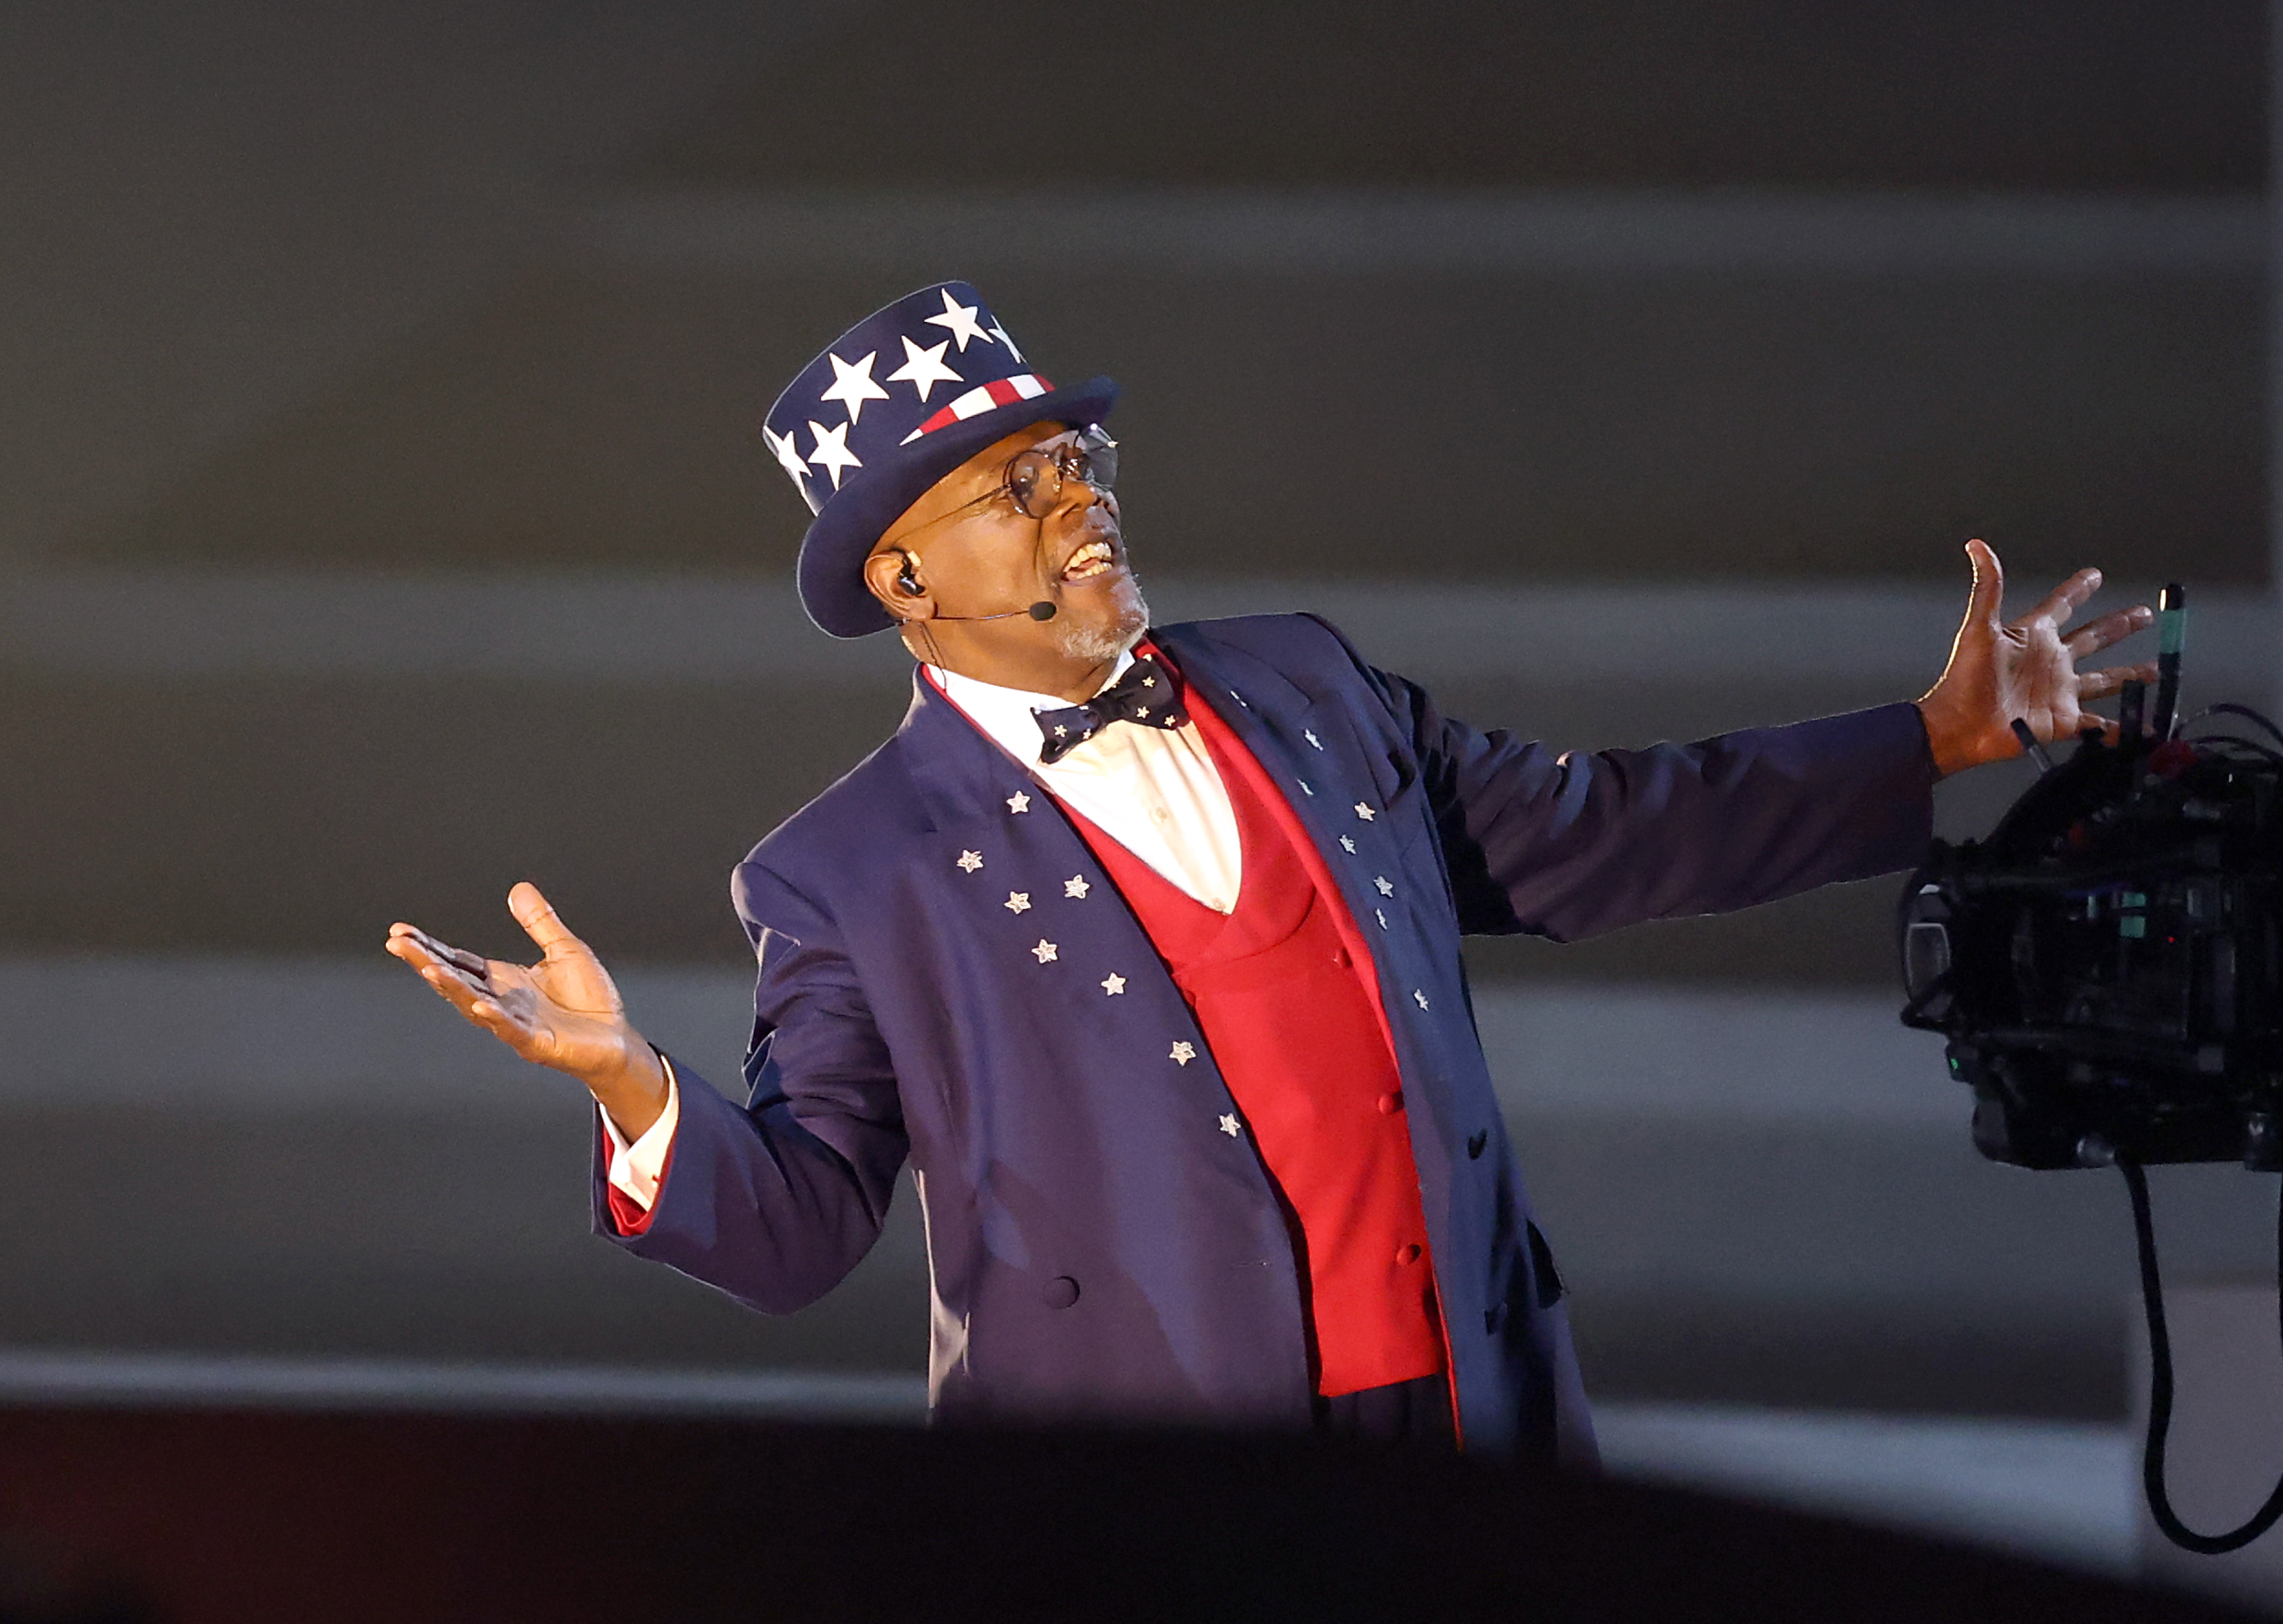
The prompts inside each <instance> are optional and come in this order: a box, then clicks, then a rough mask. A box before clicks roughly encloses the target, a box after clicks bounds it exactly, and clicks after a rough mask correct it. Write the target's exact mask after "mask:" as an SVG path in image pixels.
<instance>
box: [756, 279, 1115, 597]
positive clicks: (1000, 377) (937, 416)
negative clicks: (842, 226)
mask: <svg viewBox="0 0 2283 1624" xmlns="http://www.w3.org/2000/svg"><path fill="white" fill-rule="evenodd" d="M1117 397H1118V386H1116V385H1115V384H1113V383H1111V382H1110V380H1109V379H1093V380H1091V381H1090V382H1089V383H1087V384H1085V385H1081V386H1079V388H1077V389H1075V390H1061V391H1058V390H1056V387H1055V386H1054V384H1053V382H1052V381H1051V380H1050V379H1048V378H1046V377H1045V376H1044V375H1043V374H1041V373H1040V372H1038V371H1035V370H1033V369H1032V365H1031V363H1029V361H1027V360H1026V359H1025V356H1024V355H1023V352H1022V351H1021V350H1020V349H1019V348H1017V347H1016V344H1015V340H1013V339H1012V338H1010V337H1009V336H1008V332H1007V329H1006V328H1005V326H1004V325H1002V324H1001V322H1000V320H999V318H998V317H997V316H995V315H993V313H992V310H991V308H990V307H989V306H988V305H986V303H985V302H984V301H983V295H982V294H980V293H977V292H976V291H975V289H974V288H973V287H972V286H970V285H969V284H967V283H964V282H939V283H936V284H934V285H931V286H928V287H923V288H922V289H920V290H919V291H918V292H917V293H909V294H907V295H906V296H905V297H903V298H901V299H899V300H897V301H895V302H894V303H893V304H892V305H888V306H886V307H884V308H882V309H879V310H876V311H874V312H873V313H872V314H871V315H870V316H866V317H865V318H864V319H863V320H862V321H861V322H859V323H857V324H856V325H854V326H853V327H851V328H850V329H849V330H848V331H847V332H845V333H843V334H841V335H840V338H839V339H838V340H837V341H836V342H835V343H833V344H832V345H831V347H829V348H828V349H826V350H825V351H824V353H823V354H822V355H819V356H817V358H816V359H815V360H814V361H812V362H811V363H809V364H808V365H807V366H806V368H804V369H803V370H802V371H801V374H800V376H799V377H798V378H796V379H793V380H792V382H791V385H789V386H787V387H786V389H785V391H784V393H783V394H780V395H779V396H778V397H777V400H776V403H775V405H774V406H772V407H770V408H769V411H768V416H767V419H766V420H765V421H764V423H763V425H762V428H761V437H762V440H763V441H764V442H765V443H766V444H767V447H768V449H769V452H770V454H771V455H772V456H774V457H775V458H776V460H777V464H778V465H779V466H780V467H782V468H783V470H784V471H785V473H786V475H787V476H788V477H790V478H791V480H792V482H793V486H794V488H796V489H798V490H799V492H800V494H801V498H802V500H804V501H806V503H807V504H808V508H809V511H810V512H811V513H813V514H814V515H815V516H816V517H815V522H814V523H813V524H812V525H811V526H810V527H809V530H808V534H807V535H806V536H805V537H804V538H803V539H802V542H801V555H800V566H799V578H800V591H801V601H802V604H803V605H804V606H806V609H807V610H808V613H809V618H810V619H811V620H813V621H815V622H816V623H817V624H818V625H819V626H821V627H822V628H823V629H825V630H826V631H829V632H830V633H832V634H833V635H834V636H840V637H853V636H863V635H864V634H865V633H867V632H871V631H877V630H879V629H882V628H884V627H885V626H888V625H890V624H891V623H892V622H891V621H890V618H889V616H888V614H887V612H886V611H885V610H884V609H882V608H881V607H880V605H879V604H878V602H877V600H876V599H874V598H873V597H872V596H871V594H870V593H869V591H867V590H865V589H864V587H863V583H862V579H861V570H862V565H863V560H864V558H865V556H866V555H867V554H869V552H870V551H871V550H872V548H873V546H874V545H875V544H876V543H877V542H878V541H879V538H880V536H881V535H882V534H883V533H884V532H885V530H886V529H887V527H888V526H889V525H891V524H892V523H894V522H895V520H896V519H897V518H898V517H899V516H900V514H901V513H902V512H903V511H904V510H905V509H907V508H908V507H909V506H910V505H911V504H913V503H914V502H916V501H917V500H918V499H919V497H920V496H922V495H923V494H924V493H925V492H926V490H927V488H928V487H930V486H931V485H932V484H934V483H935V482H936V480H939V479H941V478H942V477H943V476H944V475H945V474H947V473H948V472H951V471H952V470H953V469H954V468H956V467H957V466H959V465H960V464H962V463H963V462H965V461H966V460H967V459H968V458H969V457H972V456H974V455H975V453H976V452H978V451H979V450H981V449H983V448H984V447H986V446H987V445H989V444H991V443H992V442H993V441H996V440H999V439H1002V438H1004V437H1005V436H1006V435H1008V434H1010V433H1014V432H1015V431H1016V430H1017V429H1019V428H1023V427H1025V426H1028V425H1030V424H1032V423H1037V422H1042V421H1046V420H1048V419H1058V420H1061V421H1064V422H1070V423H1074V424H1085V423H1090V422H1093V421H1095V419H1097V418H1101V417H1103V416H1104V415H1105V414H1107V413H1108V411H1109V410H1110V405H1111V403H1112V402H1115V401H1116V399H1117Z"/></svg>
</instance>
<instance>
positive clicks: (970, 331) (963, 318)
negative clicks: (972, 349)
mask: <svg viewBox="0 0 2283 1624" xmlns="http://www.w3.org/2000/svg"><path fill="white" fill-rule="evenodd" d="M939 291H941V292H942V293H943V314H942V315H941V316H929V317H928V318H927V320H928V324H929V325H930V326H931V327H940V328H942V329H943V330H944V331H945V332H948V333H950V334H951V336H952V337H953V338H954V339H957V340H959V353H960V354H961V355H965V354H966V353H967V343H968V340H970V339H981V340H983V341H984V342H985V343H986V344H988V343H989V342H991V340H990V337H989V335H988V334H986V332H984V331H983V329H982V328H981V327H979V326H978V325H977V324H976V321H975V307H974V306H973V305H963V304H961V303H960V302H959V301H957V300H955V299H954V298H953V297H952V296H951V293H950V292H949V290H947V289H946V290H939Z"/></svg>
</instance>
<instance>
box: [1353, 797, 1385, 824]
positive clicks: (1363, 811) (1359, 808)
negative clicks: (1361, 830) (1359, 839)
mask: <svg viewBox="0 0 2283 1624" xmlns="http://www.w3.org/2000/svg"><path fill="white" fill-rule="evenodd" d="M1356 816H1358V817H1360V818H1361V819H1363V821H1364V822H1365V823H1367V824H1368V823H1369V822H1371V820H1372V819H1373V818H1375V817H1377V816H1379V814H1378V813H1376V812H1375V811H1373V810H1372V809H1371V803H1370V802H1369V801H1365V800H1359V801H1357V802H1356Z"/></svg>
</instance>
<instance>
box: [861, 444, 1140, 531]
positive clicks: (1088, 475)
mask: <svg viewBox="0 0 2283 1624" xmlns="http://www.w3.org/2000/svg"><path fill="white" fill-rule="evenodd" d="M1117 478H1118V442H1117V441H1115V440H1112V439H1111V438H1110V436H1109V435H1108V434H1106V433H1103V428H1102V425H1101V424H1099V423H1089V424H1087V426H1085V427H1084V428H1082V429H1079V430H1078V431H1077V432H1076V433H1075V435H1074V436H1073V437H1072V438H1071V439H1068V440H1064V439H1063V438H1062V436H1060V435H1057V436H1056V438H1055V439H1053V440H1048V441H1042V442H1041V443H1040V444H1038V445H1034V446H1031V447H1029V448H1027V449H1024V450H1021V451H1017V452H1016V453H1015V455H1014V456H1012V457H1009V458H1008V459H1007V466H1006V469H1005V472H1003V474H1002V475H1001V479H1000V481H999V488H997V489H996V490H989V491H986V492H984V494H983V495H981V496H978V497H976V498H975V499H974V500H973V501H972V502H962V503H961V504H959V505H958V506H957V507H955V508H954V509H952V510H951V511H950V512H948V513H941V514H939V515H937V516H936V517H935V518H933V519H929V520H928V521H927V523H925V524H923V525H917V526H915V527H913V528H912V529H910V530H908V531H907V532H905V534H906V535H917V534H918V533H919V532H920V531H922V530H931V529H933V528H934V527H936V526H938V525H940V524H947V523H948V522H950V521H951V520H952V519H958V518H961V517H962V516H963V515H965V514H966V513H967V511H969V510H970V508H978V507H981V506H983V505H984V504H986V503H989V502H996V501H998V500H999V499H1000V498H1001V496H1004V497H1005V498H1006V499H1007V500H1008V501H1009V503H1011V504H1014V508H1015V511H1017V512H1018V513H1020V514H1022V515H1023V516H1024V517H1025V519H1044V518H1045V517H1046V516H1047V515H1048V514H1049V513H1051V512H1053V511H1055V509H1056V506H1057V505H1058V504H1060V503H1061V501H1062V499H1063V487H1064V483H1065V482H1066V481H1068V480H1078V481H1079V483H1080V484H1082V485H1089V486H1092V487H1093V488H1095V490H1099V491H1107V490H1108V489H1109V488H1110V485H1111V483H1112V482H1113V481H1115V480H1117Z"/></svg>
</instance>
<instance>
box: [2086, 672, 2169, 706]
mask: <svg viewBox="0 0 2283 1624" xmlns="http://www.w3.org/2000/svg"><path fill="white" fill-rule="evenodd" d="M2155 680H2156V668H2155V666H2154V663H2153V662H2152V663H2150V664H2147V665H2139V666H2111V667H2109V668H2108V669H2107V670H2106V671H2085V672H2081V673H2079V674H2078V675H2077V703H2078V704H2080V705H2082V704H2084V703H2085V702H2086V701H2087V700H2089V699H2107V698H2108V696H2109V695H2111V694H2114V693H2122V692H2123V691H2124V684H2125V683H2153V682H2154V681H2155Z"/></svg>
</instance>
